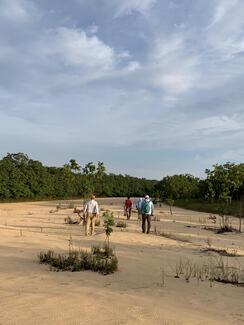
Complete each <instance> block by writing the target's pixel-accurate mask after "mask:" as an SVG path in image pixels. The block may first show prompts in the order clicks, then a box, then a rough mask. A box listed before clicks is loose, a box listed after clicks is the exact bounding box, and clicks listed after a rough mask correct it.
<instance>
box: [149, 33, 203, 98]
mask: <svg viewBox="0 0 244 325" xmlns="http://www.w3.org/2000/svg"><path fill="white" fill-rule="evenodd" d="M149 62H152V63H151V70H152V71H153V76H152V78H153V83H154V84H155V85H156V86H157V87H159V88H161V89H162V90H163V91H164V92H165V93H166V97H171V96H172V95H174V94H183V93H186V92H188V91H190V90H191V89H192V87H194V86H195V85H196V79H197V78H198V71H197V65H198V56H197V55H196V54H192V53H190V52H189V51H188V50H187V46H186V44H185V40H184V37H183V36H182V35H171V37H168V36H167V37H161V38H159V39H157V40H156V42H155V46H154V48H153V50H152V53H151V54H150V56H149ZM167 94H168V95H167Z"/></svg>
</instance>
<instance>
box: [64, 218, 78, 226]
mask: <svg viewBox="0 0 244 325" xmlns="http://www.w3.org/2000/svg"><path fill="white" fill-rule="evenodd" d="M64 222H65V223H66V224H68V225H75V224H78V223H79V221H78V220H75V219H72V218H71V217H70V216H68V217H66V218H64Z"/></svg>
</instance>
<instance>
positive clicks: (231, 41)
mask: <svg viewBox="0 0 244 325" xmlns="http://www.w3.org/2000/svg"><path fill="white" fill-rule="evenodd" d="M216 4H217V5H216V7H215V10H214V13H213V19H212V21H211V23H210V25H209V26H207V28H206V35H207V36H206V39H207V42H208V45H209V46H211V47H212V49H214V50H215V51H218V55H221V56H222V57H223V58H225V59H227V60H228V59H231V58H232V57H233V56H235V55H236V54H238V53H240V52H243V51H244V35H243V30H244V2H243V1H242V0H231V1H230V0H219V1H217V3H216Z"/></svg>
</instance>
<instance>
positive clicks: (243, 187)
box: [154, 162, 244, 203]
mask: <svg viewBox="0 0 244 325" xmlns="http://www.w3.org/2000/svg"><path fill="white" fill-rule="evenodd" d="M205 173H206V178H205V179H200V178H197V177H194V176H192V175H190V174H186V175H174V176H167V177H164V178H163V179H162V180H161V181H160V182H158V183H157V184H156V185H155V189H154V190H155V195H156V196H157V197H158V198H161V199H169V198H170V199H173V200H183V199H201V200H205V201H208V202H212V203H214V202H218V201H226V202H227V201H229V202H232V201H233V200H234V201H236V200H240V199H241V198H243V197H244V164H243V163H241V164H234V163H230V162H227V163H225V164H223V165H219V164H216V165H213V167H212V169H206V170H205Z"/></svg>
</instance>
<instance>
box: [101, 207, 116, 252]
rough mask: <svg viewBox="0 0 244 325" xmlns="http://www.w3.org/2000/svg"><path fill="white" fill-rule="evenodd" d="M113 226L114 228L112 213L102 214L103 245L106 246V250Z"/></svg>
mask: <svg viewBox="0 0 244 325" xmlns="http://www.w3.org/2000/svg"><path fill="white" fill-rule="evenodd" d="M113 226H114V216H113V212H110V211H105V212H104V213H103V227H104V230H105V234H106V239H105V245H108V248H109V237H110V235H111V233H112V232H113V228H112V227H113Z"/></svg>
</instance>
